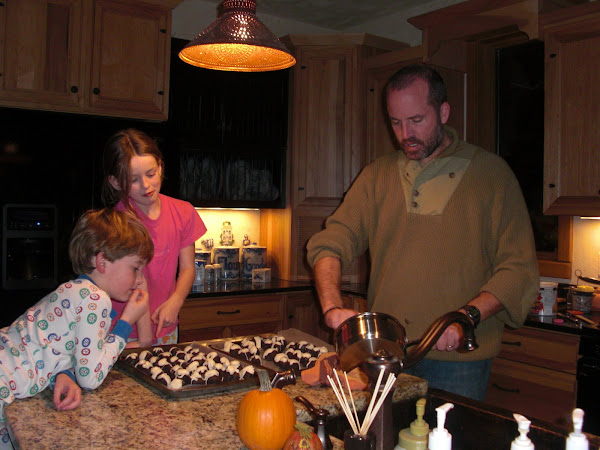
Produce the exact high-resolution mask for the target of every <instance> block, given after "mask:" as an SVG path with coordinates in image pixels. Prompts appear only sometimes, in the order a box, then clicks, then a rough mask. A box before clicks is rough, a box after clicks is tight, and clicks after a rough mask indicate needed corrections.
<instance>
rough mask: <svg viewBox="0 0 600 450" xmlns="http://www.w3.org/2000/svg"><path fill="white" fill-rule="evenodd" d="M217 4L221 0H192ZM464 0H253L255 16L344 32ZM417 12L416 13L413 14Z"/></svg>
mask: <svg viewBox="0 0 600 450" xmlns="http://www.w3.org/2000/svg"><path fill="white" fill-rule="evenodd" d="M195 1H203V2H206V3H212V4H214V5H215V6H218V5H219V4H221V3H222V0H195ZM462 1H464V0H256V3H257V16H259V17H260V15H261V14H270V15H273V16H275V17H280V18H285V19H292V20H295V21H298V22H304V23H308V24H312V25H316V26H320V27H323V28H329V29H332V30H339V31H347V30H350V29H355V28H357V27H360V25H361V24H363V23H366V22H371V21H373V20H376V19H379V18H381V17H385V16H389V15H398V14H401V13H402V12H404V11H410V10H413V9H418V10H421V9H422V10H431V9H438V8H441V7H445V6H448V5H452V4H455V3H460V2H462ZM417 14H418V13H417Z"/></svg>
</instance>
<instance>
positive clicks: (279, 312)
mask: <svg viewBox="0 0 600 450" xmlns="http://www.w3.org/2000/svg"><path fill="white" fill-rule="evenodd" d="M283 312H284V296H283V295H281V294H268V295H244V296H238V297H213V298H209V299H207V298H198V299H188V300H186V301H185V303H184V304H183V306H182V308H181V310H180V311H179V341H180V342H188V341H194V340H206V339H219V338H225V337H231V336H248V335H251V334H261V333H275V332H277V331H279V330H281V329H282V326H283V319H284V316H283Z"/></svg>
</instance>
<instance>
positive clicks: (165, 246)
mask: <svg viewBox="0 0 600 450" xmlns="http://www.w3.org/2000/svg"><path fill="white" fill-rule="evenodd" d="M103 163H104V174H105V176H104V180H103V184H102V200H103V201H104V203H105V204H106V205H107V206H115V207H116V208H117V209H121V210H131V211H133V212H134V213H135V214H136V215H137V216H138V217H139V218H140V220H141V221H142V223H143V224H144V225H145V226H146V228H147V229H148V232H149V233H150V236H151V237H152V241H153V242H154V257H153V258H152V260H151V261H150V262H149V263H148V264H147V265H146V266H145V268H144V276H145V278H146V282H147V283H148V293H149V295H150V312H149V316H146V317H143V318H142V319H140V321H138V323H137V324H136V325H137V326H134V328H133V332H132V334H131V339H137V340H138V341H137V343H131V344H130V346H137V345H139V346H142V347H146V346H149V345H151V344H152V343H158V344H171V343H176V342H177V323H178V314H179V309H180V308H181V306H182V305H183V302H184V301H185V299H186V297H187V296H188V294H189V292H190V290H191V288H192V283H193V281H194V276H195V265H194V242H195V241H196V240H198V239H199V238H200V237H201V236H202V235H204V233H206V226H205V225H204V222H203V221H202V219H201V218H200V216H199V215H198V213H197V212H196V210H195V209H194V207H193V206H192V205H191V204H190V203H188V202H184V201H182V200H178V199H175V198H171V197H167V196H166V195H162V194H160V188H161V185H162V181H163V175H164V166H163V159H162V154H161V152H160V150H159V148H158V145H157V144H156V142H155V141H154V140H153V139H151V138H150V137H149V136H148V135H146V134H145V133H143V132H141V131H139V130H135V129H127V130H122V131H119V132H118V133H116V134H115V135H113V136H112V137H111V138H110V139H109V140H108V142H107V144H106V147H105V149H104V161H103ZM113 308H114V309H115V310H117V312H119V313H120V308H121V309H122V306H121V304H120V303H116V302H113Z"/></svg>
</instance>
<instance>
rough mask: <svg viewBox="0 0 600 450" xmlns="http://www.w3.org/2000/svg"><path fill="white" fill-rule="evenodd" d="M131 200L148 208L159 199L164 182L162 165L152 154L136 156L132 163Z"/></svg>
mask: <svg viewBox="0 0 600 450" xmlns="http://www.w3.org/2000/svg"><path fill="white" fill-rule="evenodd" d="M130 175H131V188H130V189H129V200H130V201H132V202H134V203H135V204H136V205H137V206H138V207H140V209H142V210H146V209H147V208H148V207H150V206H152V205H153V204H154V203H155V202H156V201H158V193H159V192H160V187H161V183H162V165H160V164H158V162H157V161H156V158H155V157H154V156H152V155H145V156H134V157H133V158H131V164H130Z"/></svg>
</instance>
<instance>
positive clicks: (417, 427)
mask: <svg viewBox="0 0 600 450" xmlns="http://www.w3.org/2000/svg"><path fill="white" fill-rule="evenodd" d="M425 401H426V400H425V399H424V398H420V399H419V400H417V419H416V420H414V421H413V422H411V424H410V427H409V428H405V429H403V430H401V431H400V433H399V434H398V445H396V447H394V450H427V442H428V438H427V436H428V435H429V424H428V423H427V422H425V421H424V420H423V415H424V414H425Z"/></svg>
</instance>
